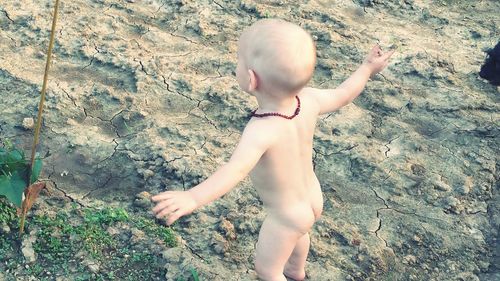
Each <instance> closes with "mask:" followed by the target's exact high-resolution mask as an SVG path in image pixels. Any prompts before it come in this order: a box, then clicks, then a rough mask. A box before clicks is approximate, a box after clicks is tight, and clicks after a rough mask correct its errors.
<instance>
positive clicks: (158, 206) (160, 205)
mask: <svg viewBox="0 0 500 281" xmlns="http://www.w3.org/2000/svg"><path fill="white" fill-rule="evenodd" d="M172 203H173V202H172V199H171V198H169V199H166V200H164V201H161V202H160V203H158V204H156V206H155V207H154V208H153V213H155V214H156V213H158V212H159V211H161V210H162V209H164V208H167V207H168V206H170V205H171V204H172Z"/></svg>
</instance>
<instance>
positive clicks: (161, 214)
mask: <svg viewBox="0 0 500 281" xmlns="http://www.w3.org/2000/svg"><path fill="white" fill-rule="evenodd" d="M178 209H179V207H177V206H175V205H171V206H168V207H167V208H165V209H163V210H161V212H159V213H158V214H156V217H157V218H159V219H160V218H162V217H166V216H168V215H169V214H170V213H172V212H175V211H177V210H178Z"/></svg>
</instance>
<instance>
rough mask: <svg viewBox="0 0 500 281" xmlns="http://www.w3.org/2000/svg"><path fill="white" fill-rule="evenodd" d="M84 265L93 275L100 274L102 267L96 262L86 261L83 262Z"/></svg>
mask: <svg viewBox="0 0 500 281" xmlns="http://www.w3.org/2000/svg"><path fill="white" fill-rule="evenodd" d="M82 264H83V265H85V266H86V267H87V268H88V269H89V270H90V271H91V272H92V273H98V272H99V269H100V266H99V264H97V262H95V261H92V260H88V259H86V260H84V261H83V262H82Z"/></svg>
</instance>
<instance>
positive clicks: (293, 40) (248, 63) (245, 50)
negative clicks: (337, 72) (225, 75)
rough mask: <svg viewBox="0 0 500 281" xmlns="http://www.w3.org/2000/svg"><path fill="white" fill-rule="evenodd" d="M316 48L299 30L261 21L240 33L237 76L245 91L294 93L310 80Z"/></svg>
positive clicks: (287, 23)
mask: <svg viewBox="0 0 500 281" xmlns="http://www.w3.org/2000/svg"><path fill="white" fill-rule="evenodd" d="M315 63H316V48H315V46H314V42H313V40H312V38H311V36H310V35H309V34H308V33H307V32H306V31H305V30H304V29H302V28H301V27H299V26H297V25H295V24H292V23H289V22H286V21H284V20H279V19H265V20H260V21H258V22H256V23H254V24H253V25H251V26H250V27H248V28H247V29H245V30H244V31H243V34H242V35H241V37H240V40H239V43H238V68H237V70H236V73H237V74H236V76H237V78H238V83H239V84H240V86H241V88H242V89H243V90H245V91H246V92H249V93H253V92H256V91H258V92H267V93H271V94H273V95H289V94H296V93H297V92H298V91H299V90H300V89H302V88H303V87H304V86H305V85H306V84H307V82H308V81H309V80H310V79H311V77H312V74H313V71H314V65H315Z"/></svg>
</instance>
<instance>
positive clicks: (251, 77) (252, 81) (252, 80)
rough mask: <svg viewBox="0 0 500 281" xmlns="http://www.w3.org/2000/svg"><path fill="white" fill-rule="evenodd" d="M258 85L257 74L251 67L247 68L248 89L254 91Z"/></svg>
mask: <svg viewBox="0 0 500 281" xmlns="http://www.w3.org/2000/svg"><path fill="white" fill-rule="evenodd" d="M258 86H259V79H258V77H257V74H256V73H255V71H253V70H252V69H249V70H248V91H249V92H255V90H257V87H258Z"/></svg>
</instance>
